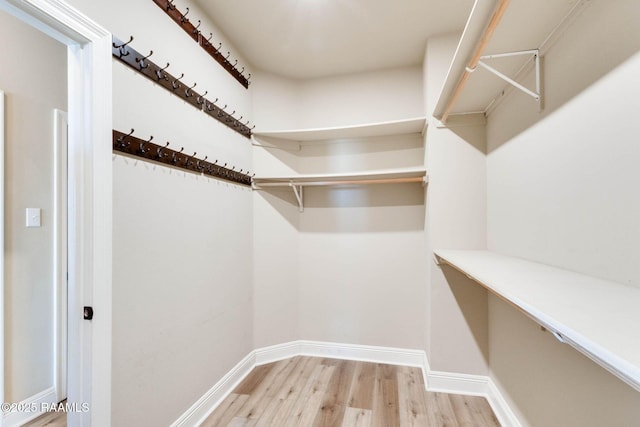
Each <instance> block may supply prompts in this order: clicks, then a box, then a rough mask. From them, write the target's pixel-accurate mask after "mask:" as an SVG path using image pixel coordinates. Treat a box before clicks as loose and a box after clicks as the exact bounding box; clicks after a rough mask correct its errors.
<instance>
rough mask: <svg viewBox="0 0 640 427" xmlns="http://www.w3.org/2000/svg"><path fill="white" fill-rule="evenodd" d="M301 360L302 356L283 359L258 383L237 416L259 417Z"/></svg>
mask: <svg viewBox="0 0 640 427" xmlns="http://www.w3.org/2000/svg"><path fill="white" fill-rule="evenodd" d="M300 361H301V358H300V357H294V358H291V359H287V360H281V361H280V362H277V363H276V365H275V366H274V367H273V369H271V370H270V371H269V373H268V374H267V375H266V376H265V377H264V380H263V382H262V383H260V384H258V385H257V386H256V388H255V390H254V392H253V393H252V394H251V395H250V396H249V399H248V400H247V401H246V402H245V404H244V405H242V408H240V410H239V411H238V413H237V414H236V416H238V417H242V418H259V417H260V415H262V413H263V412H264V410H265V409H266V408H267V406H268V405H269V399H270V398H271V397H273V396H274V395H275V394H276V393H277V392H278V391H279V388H280V385H281V384H283V383H284V382H285V381H286V379H287V377H288V376H289V374H290V373H291V371H293V369H294V368H295V366H296V365H297V364H298V363H299V362H300Z"/></svg>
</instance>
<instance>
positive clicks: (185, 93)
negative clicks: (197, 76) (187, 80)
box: [184, 83, 198, 98]
mask: <svg viewBox="0 0 640 427" xmlns="http://www.w3.org/2000/svg"><path fill="white" fill-rule="evenodd" d="M197 85H198V83H194V84H193V86H191V87H189V88H187V90H185V91H184V96H186V97H187V98H189V97H191V95H193V94H192V93H191V89H193V88H194V87H196V86H197Z"/></svg>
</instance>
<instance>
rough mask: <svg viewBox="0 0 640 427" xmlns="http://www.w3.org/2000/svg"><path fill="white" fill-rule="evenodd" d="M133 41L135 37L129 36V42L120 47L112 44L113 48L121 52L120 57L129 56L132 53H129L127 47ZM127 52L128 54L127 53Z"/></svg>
mask: <svg viewBox="0 0 640 427" xmlns="http://www.w3.org/2000/svg"><path fill="white" fill-rule="evenodd" d="M132 41H133V36H129V41H128V42H126V43H123V44H121V45H120V46H116V44H115V43H112V45H113V47H115V48H116V49H118V50H119V51H120V57H123V56H128V55H129V54H130V53H131V52H127V45H128V44H129V43H131V42H132ZM125 52H126V53H125Z"/></svg>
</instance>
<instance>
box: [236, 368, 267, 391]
mask: <svg viewBox="0 0 640 427" xmlns="http://www.w3.org/2000/svg"><path fill="white" fill-rule="evenodd" d="M275 365H276V364H275V362H274V363H268V364H266V365H260V366H256V367H255V369H254V370H253V371H251V374H250V375H247V377H246V378H245V379H244V380H242V382H241V383H240V385H239V386H238V387H236V389H235V390H234V393H237V394H252V393H253V392H254V390H255V389H256V387H257V386H258V385H259V384H261V383H262V382H264V377H265V376H267V374H268V373H269V372H270V371H271V370H272V369H273V367H274V366H275Z"/></svg>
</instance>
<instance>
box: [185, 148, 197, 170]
mask: <svg viewBox="0 0 640 427" xmlns="http://www.w3.org/2000/svg"><path fill="white" fill-rule="evenodd" d="M196 154H198V153H197V152H196V151H194V152H193V155H192V156H189V158H188V159H187V163H186V166H187V167H189V166H191V165H192V164H193V162H192V161H191V159H193V158H194V157H195V156H196Z"/></svg>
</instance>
